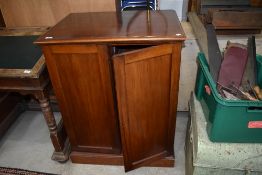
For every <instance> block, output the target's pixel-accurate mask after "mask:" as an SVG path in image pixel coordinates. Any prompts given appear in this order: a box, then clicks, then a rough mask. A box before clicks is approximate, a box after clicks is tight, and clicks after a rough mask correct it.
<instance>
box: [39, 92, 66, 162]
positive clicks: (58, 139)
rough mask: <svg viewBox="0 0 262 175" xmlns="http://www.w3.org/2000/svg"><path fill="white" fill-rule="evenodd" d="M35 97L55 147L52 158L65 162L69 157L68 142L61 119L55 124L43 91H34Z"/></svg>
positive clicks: (46, 96)
mask: <svg viewBox="0 0 262 175" xmlns="http://www.w3.org/2000/svg"><path fill="white" fill-rule="evenodd" d="M35 97H36V98H37V99H38V101H39V103H40V106H41V109H42V112H43V114H44V117H45V121H46V123H47V126H48V128H49V132H50V138H51V141H52V143H53V146H54V148H55V151H54V153H53V155H52V159H53V160H55V161H58V162H65V161H67V160H68V158H69V153H70V144H69V141H68V138H67V136H66V134H65V129H64V127H63V124H62V121H61V122H60V123H59V124H58V125H57V124H56V121H55V117H54V114H53V111H52V109H51V107H50V102H49V99H48V95H47V94H46V93H45V92H40V93H36V94H35Z"/></svg>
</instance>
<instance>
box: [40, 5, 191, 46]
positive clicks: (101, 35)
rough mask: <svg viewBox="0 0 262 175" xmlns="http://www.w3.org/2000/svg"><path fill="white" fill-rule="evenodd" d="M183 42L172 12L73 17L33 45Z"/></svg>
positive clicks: (181, 31) (180, 28) (139, 12)
mask: <svg viewBox="0 0 262 175" xmlns="http://www.w3.org/2000/svg"><path fill="white" fill-rule="evenodd" d="M185 39H186V36H185V34H184V31H183V29H182V27H181V24H180V22H179V20H178V18H177V15H176V12H175V11H172V10H159V11H143V10H141V11H124V12H120V13H117V12H90V13H72V14H70V15H68V16H67V17H65V18H64V19H63V20H62V21H60V22H59V23H58V24H56V25H55V26H54V27H52V28H51V29H50V30H49V31H48V32H47V33H45V34H44V35H42V36H41V37H40V38H38V39H37V41H36V42H35V43H37V44H58V43H139V42H148V43H150V42H172V41H179V40H180V41H183V40H185Z"/></svg>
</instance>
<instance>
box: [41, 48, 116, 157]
mask: <svg viewBox="0 0 262 175" xmlns="http://www.w3.org/2000/svg"><path fill="white" fill-rule="evenodd" d="M43 49H44V53H45V57H46V63H47V66H48V71H49V73H50V78H51V81H52V84H53V87H54V90H55V93H56V96H57V99H58V103H59V106H60V109H61V113H62V117H63V120H64V123H65V127H66V130H67V133H68V135H69V139H70V143H71V145H72V151H80V152H91V153H120V152H121V143H120V133H119V127H118V120H117V115H116V111H115V109H116V107H115V106H114V98H113V90H112V81H111V71H110V64H109V57H108V55H109V53H108V49H107V47H106V46H98V45H84V44H79V45H51V46H45V47H44V48H43Z"/></svg>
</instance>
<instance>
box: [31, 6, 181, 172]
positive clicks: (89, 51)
mask: <svg viewBox="0 0 262 175" xmlns="http://www.w3.org/2000/svg"><path fill="white" fill-rule="evenodd" d="M184 40H185V34H184V32H183V29H182V27H181V25H180V23H179V21H178V18H177V16H176V13H175V12H174V11H168V10H167V11H126V12H122V13H117V12H97V13H77V14H70V15H69V16H67V17H66V18H65V19H63V20H62V21H61V22H59V23H58V24H57V25H55V26H54V27H53V28H51V29H50V30H49V31H48V32H47V33H46V34H44V35H43V36H41V37H40V38H38V40H37V41H36V43H37V44H39V45H41V46H42V49H43V52H44V55H45V58H46V64H47V67H48V71H49V74H50V78H51V81H52V84H53V87H54V90H55V94H56V96H57V99H58V103H59V106H60V109H61V113H62V117H63V120H64V124H65V128H66V130H67V133H68V137H69V141H70V143H71V146H72V152H71V156H70V157H71V160H72V162H75V163H94V164H114V165H122V164H124V166H125V170H126V171H128V170H132V169H134V168H137V167H141V166H174V135H175V122H176V108H177V96H178V84H179V73H180V58H181V46H182V42H183V41H184Z"/></svg>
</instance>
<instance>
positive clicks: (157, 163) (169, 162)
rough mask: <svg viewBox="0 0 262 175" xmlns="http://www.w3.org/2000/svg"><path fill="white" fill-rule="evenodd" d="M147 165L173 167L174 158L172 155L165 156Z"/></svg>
mask: <svg viewBox="0 0 262 175" xmlns="http://www.w3.org/2000/svg"><path fill="white" fill-rule="evenodd" d="M147 166H149V167H174V166H175V158H174V157H173V156H168V157H165V158H163V159H161V160H157V161H154V162H152V163H151V164H150V165H147Z"/></svg>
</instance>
